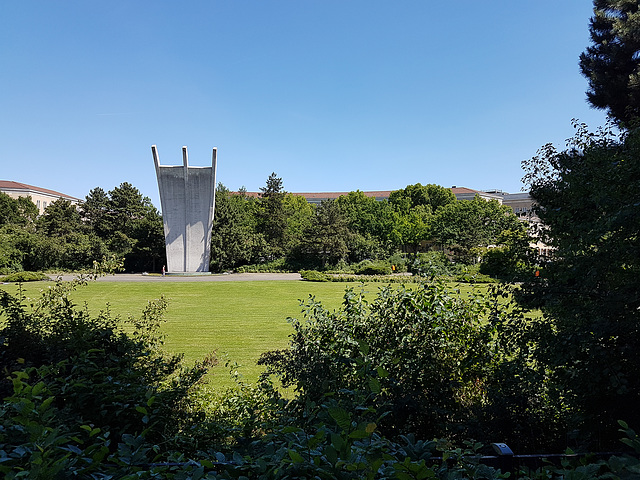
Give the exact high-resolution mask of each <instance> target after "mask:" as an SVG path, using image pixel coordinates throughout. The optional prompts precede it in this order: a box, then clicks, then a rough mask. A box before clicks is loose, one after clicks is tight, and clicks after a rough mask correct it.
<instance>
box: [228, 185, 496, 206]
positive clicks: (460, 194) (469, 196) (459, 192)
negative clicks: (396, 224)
mask: <svg viewBox="0 0 640 480" xmlns="http://www.w3.org/2000/svg"><path fill="white" fill-rule="evenodd" d="M392 191H393V190H377V191H369V192H361V193H363V194H364V195H366V196H367V197H373V198H375V199H376V200H378V201H379V202H381V201H382V200H388V199H389V195H391V192H392ZM451 191H452V192H453V194H454V195H455V196H456V199H458V200H473V199H474V198H475V196H476V195H478V196H479V197H480V198H482V199H484V200H497V201H498V202H499V203H503V201H502V200H503V196H502V195H498V194H495V193H491V192H483V191H481V190H473V189H471V188H465V187H456V186H453V187H451ZM232 193H233V194H234V195H238V194H239V192H232ZM287 193H292V194H293V195H299V196H301V197H304V198H305V199H306V200H307V202H309V203H311V204H314V205H319V204H320V203H322V201H324V200H335V199H336V198H338V197H340V196H342V195H348V194H349V192H317V193H307V192H304V193H296V192H287ZM244 195H246V196H247V197H252V198H258V197H259V196H260V192H244Z"/></svg>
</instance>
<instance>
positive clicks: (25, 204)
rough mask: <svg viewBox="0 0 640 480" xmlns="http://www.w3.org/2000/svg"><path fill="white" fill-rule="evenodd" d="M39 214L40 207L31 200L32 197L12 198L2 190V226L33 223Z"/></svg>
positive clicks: (0, 214) (0, 207)
mask: <svg viewBox="0 0 640 480" xmlns="http://www.w3.org/2000/svg"><path fill="white" fill-rule="evenodd" d="M37 216H38V207H36V206H35V204H34V203H33V202H32V201H31V197H18V198H11V197H10V196H9V195H7V194H6V193H4V192H0V226H1V225H6V224H14V225H23V226H24V225H33V222H35V219H36V218H37Z"/></svg>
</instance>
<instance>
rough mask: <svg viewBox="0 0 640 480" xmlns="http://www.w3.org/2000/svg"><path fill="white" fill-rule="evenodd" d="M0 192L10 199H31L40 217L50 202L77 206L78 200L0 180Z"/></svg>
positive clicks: (51, 191)
mask: <svg viewBox="0 0 640 480" xmlns="http://www.w3.org/2000/svg"><path fill="white" fill-rule="evenodd" d="M0 192H2V193H6V194H7V195H9V196H10V197H11V198H18V197H31V200H32V201H33V203H35V204H36V207H38V212H39V213H40V214H41V215H42V213H43V212H44V209H45V208H47V205H49V204H50V203H51V202H55V201H56V200H58V199H59V198H64V199H65V200H69V201H70V202H71V203H72V204H73V205H78V203H80V199H78V198H75V197H71V196H69V195H65V194H64V193H60V192H56V191H55V190H48V189H46V188H40V187H34V186H33V185H27V184H26V183H20V182H12V181H10V180H0Z"/></svg>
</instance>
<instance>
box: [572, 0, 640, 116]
mask: <svg viewBox="0 0 640 480" xmlns="http://www.w3.org/2000/svg"><path fill="white" fill-rule="evenodd" d="M593 3H594V15H593V17H591V22H590V25H589V32H590V34H591V42H592V45H590V46H589V47H588V48H587V50H586V51H585V52H584V53H583V54H582V55H581V56H580V69H581V70H582V74H583V75H584V76H585V77H587V79H588V81H589V90H588V91H587V98H588V100H589V103H591V105H593V106H594V107H596V108H600V109H604V110H607V111H608V113H609V115H610V116H611V117H612V118H613V119H615V120H616V122H618V123H619V124H621V125H626V126H627V127H630V126H633V124H634V123H637V120H638V118H639V117H640V58H638V54H637V52H638V50H640V29H639V27H638V25H639V21H640V6H639V5H638V2H635V1H628V0H595V1H594V2H593Z"/></svg>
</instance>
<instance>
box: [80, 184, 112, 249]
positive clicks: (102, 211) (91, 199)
mask: <svg viewBox="0 0 640 480" xmlns="http://www.w3.org/2000/svg"><path fill="white" fill-rule="evenodd" d="M108 211H109V195H107V192H105V191H104V190H103V189H102V188H100V187H96V188H94V189H92V190H91V191H90V192H89V195H87V196H86V197H85V200H84V202H83V203H82V205H81V206H80V214H81V216H82V218H83V220H84V221H85V222H86V223H87V224H88V225H89V226H90V227H91V228H92V229H93V231H94V232H95V233H96V235H98V236H100V237H103V238H104V237H105V236H107V235H108V234H109V230H110V228H109V226H108V225H107V222H106V220H107V217H106V215H107V212H108Z"/></svg>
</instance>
